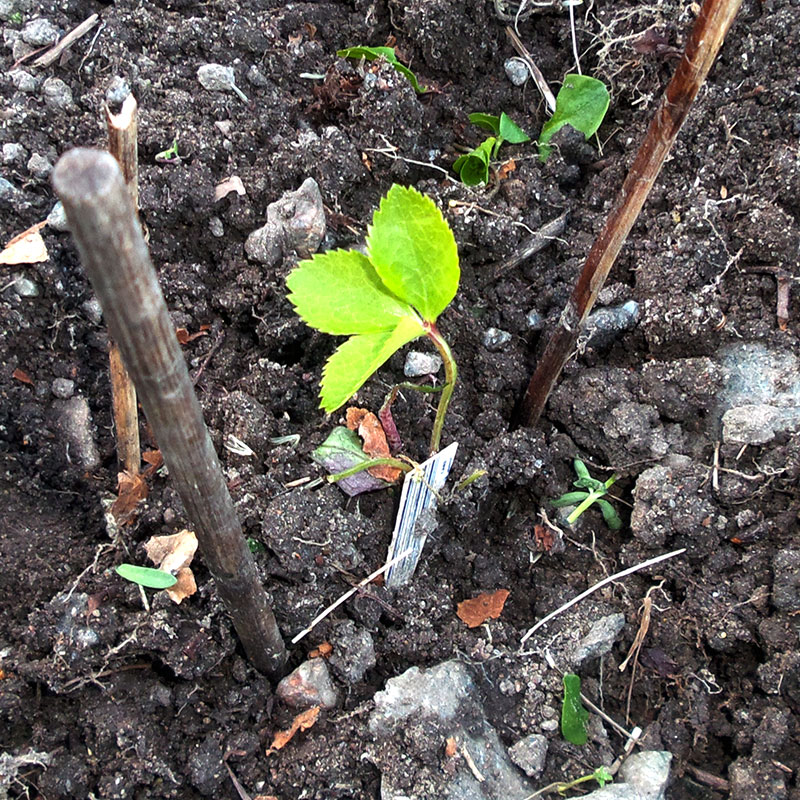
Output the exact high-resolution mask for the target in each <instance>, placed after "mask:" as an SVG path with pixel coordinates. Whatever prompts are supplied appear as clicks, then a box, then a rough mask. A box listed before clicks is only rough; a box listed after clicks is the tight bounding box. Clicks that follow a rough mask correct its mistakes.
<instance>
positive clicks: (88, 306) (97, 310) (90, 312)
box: [81, 297, 103, 325]
mask: <svg viewBox="0 0 800 800" xmlns="http://www.w3.org/2000/svg"><path fill="white" fill-rule="evenodd" d="M81 311H83V313H84V314H86V316H87V317H88V318H89V321H90V322H93V323H94V324H95V325H99V324H100V323H101V322H102V321H103V309H102V308H101V307H100V301H99V300H98V299H97V298H96V297H92V298H91V299H90V300H87V301H86V302H85V303H82V304H81Z"/></svg>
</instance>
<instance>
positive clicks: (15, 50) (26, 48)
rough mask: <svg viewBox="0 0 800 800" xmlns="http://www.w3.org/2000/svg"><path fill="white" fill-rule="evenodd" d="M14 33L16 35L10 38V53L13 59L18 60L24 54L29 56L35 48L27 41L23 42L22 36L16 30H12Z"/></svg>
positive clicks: (23, 56) (20, 59)
mask: <svg viewBox="0 0 800 800" xmlns="http://www.w3.org/2000/svg"><path fill="white" fill-rule="evenodd" d="M14 33H15V34H16V36H15V37H14V38H13V39H11V42H12V44H11V55H12V56H13V57H14V61H16V62H19V61H22V59H23V58H25V57H26V56H29V55H30V54H31V53H33V52H34V50H36V48H35V47H34V46H33V45H30V44H28V43H27V42H23V41H22V37H21V36H20V35H19V33H18V32H17V31H14Z"/></svg>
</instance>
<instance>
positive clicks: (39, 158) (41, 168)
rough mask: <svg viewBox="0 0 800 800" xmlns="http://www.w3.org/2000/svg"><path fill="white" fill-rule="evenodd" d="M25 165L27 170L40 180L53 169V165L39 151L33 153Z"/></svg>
mask: <svg viewBox="0 0 800 800" xmlns="http://www.w3.org/2000/svg"><path fill="white" fill-rule="evenodd" d="M27 166H28V172H30V174H31V175H32V176H33V177H34V178H38V179H39V180H42V181H43V180H45V179H46V178H48V177H49V176H50V173H51V172H52V171H53V165H52V164H51V163H50V161H49V159H47V158H46V157H45V156H43V155H41V154H40V153H34V154H33V155H32V156H31V157H30V158H29V159H28V165H27Z"/></svg>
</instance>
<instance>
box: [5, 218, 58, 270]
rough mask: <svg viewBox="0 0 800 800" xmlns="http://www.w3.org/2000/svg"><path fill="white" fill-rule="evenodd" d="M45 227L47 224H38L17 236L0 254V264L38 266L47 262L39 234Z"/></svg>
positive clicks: (45, 251) (42, 240)
mask: <svg viewBox="0 0 800 800" xmlns="http://www.w3.org/2000/svg"><path fill="white" fill-rule="evenodd" d="M45 225H47V222H38V223H36V225H33V226H31V227H30V228H28V230H26V231H23V232H22V233H20V234H17V235H16V236H15V237H14V238H13V239H12V240H11V241H10V242H9V243H8V244H7V245H6V246H5V248H4V250H3V251H2V253H0V264H38V263H39V262H41V261H47V259H48V258H49V255H48V254H47V248H46V247H45V244H44V239H42V236H41V234H40V233H39V231H40V230H41V229H42V228H43V227H44V226H45Z"/></svg>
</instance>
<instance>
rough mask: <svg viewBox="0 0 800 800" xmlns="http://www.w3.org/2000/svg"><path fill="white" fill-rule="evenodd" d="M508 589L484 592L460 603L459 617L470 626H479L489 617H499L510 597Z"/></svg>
mask: <svg viewBox="0 0 800 800" xmlns="http://www.w3.org/2000/svg"><path fill="white" fill-rule="evenodd" d="M508 595H509V591H508V589H498V590H497V591H496V592H483V593H482V594H479V595H478V596H477V597H473V598H472V599H471V600H464V601H463V602H461V603H459V604H458V610H457V611H456V613H457V614H458V618H459V619H460V620H461V621H462V622H465V623H466V624H467V627H468V628H477V627H478V625H483V623H484V622H486V620H487V619H497V618H498V617H499V616H500V614H501V613H502V611H503V606H504V605H505V604H506V599H507V598H508Z"/></svg>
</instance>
